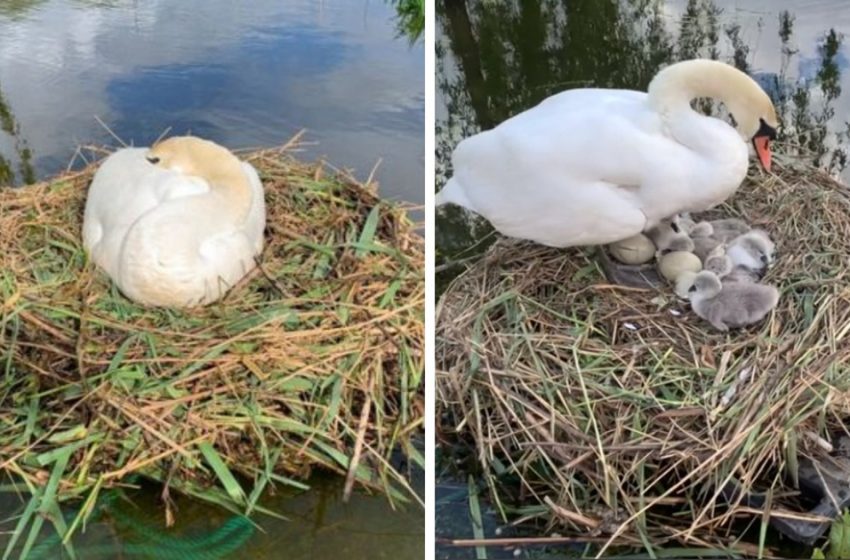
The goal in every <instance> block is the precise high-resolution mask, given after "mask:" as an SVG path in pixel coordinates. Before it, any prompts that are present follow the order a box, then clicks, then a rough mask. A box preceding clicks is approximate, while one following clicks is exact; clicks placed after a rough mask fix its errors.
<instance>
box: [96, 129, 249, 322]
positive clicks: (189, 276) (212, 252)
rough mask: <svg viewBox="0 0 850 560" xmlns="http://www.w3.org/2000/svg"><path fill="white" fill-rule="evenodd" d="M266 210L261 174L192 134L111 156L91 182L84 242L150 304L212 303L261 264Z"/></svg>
mask: <svg viewBox="0 0 850 560" xmlns="http://www.w3.org/2000/svg"><path fill="white" fill-rule="evenodd" d="M265 221H266V213H265V202H264V196H263V186H262V183H261V182H260V178H259V176H258V175H257V172H256V170H255V169H254V168H253V166H251V165H250V164H248V163H245V162H242V161H240V160H239V159H238V158H237V157H236V156H235V155H233V154H232V153H231V152H230V151H229V150H227V149H226V148H224V147H222V146H219V145H218V144H215V143H213V142H210V141H208V140H203V139H201V138H196V137H191V136H181V137H173V138H168V139H166V140H163V141H162V142H159V143H157V144H155V145H154V146H153V147H151V148H150V149H148V148H125V149H122V150H118V151H117V152H115V153H114V154H112V155H110V156H109V157H108V158H107V159H106V160H105V161H104V162H103V164H102V165H101V166H100V168H99V169H98V170H97V173H96V174H95V176H94V179H93V181H92V183H91V186H90V187H89V192H88V198H87V200H86V209H85V216H84V220H83V245H84V246H85V248H86V250H87V251H88V253H89V255H90V256H91V259H92V261H93V262H94V263H95V264H96V265H97V266H99V267H100V268H102V269H103V270H104V271H105V272H106V273H107V274H108V275H109V276H110V278H112V280H113V281H114V282H115V283H116V284H117V286H118V288H119V289H120V290H121V292H122V293H123V294H124V295H126V296H127V297H129V298H130V299H132V300H133V301H136V302H138V303H141V304H143V305H149V306H170V307H192V306H196V305H204V304H208V303H211V302H214V301H216V300H218V299H219V298H221V297H222V296H223V295H224V294H225V293H226V292H227V290H228V289H230V288H231V287H232V286H233V285H234V284H236V283H237V282H239V280H241V279H242V278H243V277H244V276H245V275H246V274H248V272H250V271H251V270H252V269H253V268H254V266H255V257H256V256H257V255H259V253H260V252H261V251H262V248H263V230H264V229H265Z"/></svg>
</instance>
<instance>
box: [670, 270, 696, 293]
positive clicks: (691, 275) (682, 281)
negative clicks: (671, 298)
mask: <svg viewBox="0 0 850 560" xmlns="http://www.w3.org/2000/svg"><path fill="white" fill-rule="evenodd" d="M696 277H697V273H696V272H693V271H691V270H686V271H684V272H682V273H680V274H679V277H678V278H676V285H675V286H674V287H673V291H674V292H675V293H676V295H677V296H679V297H680V298H682V299H688V296H689V295H690V290H691V286H693V285H694V280H696Z"/></svg>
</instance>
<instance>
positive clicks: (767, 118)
mask: <svg viewBox="0 0 850 560" xmlns="http://www.w3.org/2000/svg"><path fill="white" fill-rule="evenodd" d="M740 74H741V76H742V79H740V80H736V81H734V82H729V86H730V87H736V91H735V93H734V94H732V95H729V96H728V97H727V98H726V100H725V101H726V105H727V106H728V108H729V112H730V113H732V116H733V117H735V122H737V123H738V131H739V132H740V133H741V136H743V137H744V138H745V139H746V140H748V141H750V142H752V144H753V148H755V150H756V155H757V156H758V160H759V163H760V164H761V166H762V167H763V168H764V170H765V171H770V143H771V142H772V141H773V140H775V139H776V130H777V129H778V128H779V119H778V118H777V117H776V108H775V107H774V106H773V102H772V101H771V100H770V97H769V96H768V95H767V93H765V91H764V90H763V89H761V87H760V86H759V85H758V84H757V83H756V81H755V80H753V79H752V78H750V77H749V76H747V75H746V74H744V73H743V72H741V73H740ZM736 82H737V84H736V85H735V86H733V84H735V83H736Z"/></svg>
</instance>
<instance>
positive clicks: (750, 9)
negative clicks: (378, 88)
mask: <svg viewBox="0 0 850 560" xmlns="http://www.w3.org/2000/svg"><path fill="white" fill-rule="evenodd" d="M785 10H787V11H788V12H789V14H790V16H791V18H792V26H791V30H790V36H789V37H788V40H787V42H785V43H783V41H782V39H781V37H780V32H779V31H780V17H779V16H780V13H781V12H782V11H785ZM712 19H713V20H714V21H715V22H716V23H714V24H712ZM831 28H832V29H834V30H835V31H836V35H835V37H834V38H833V40H832V41H831V42H829V43H826V36H827V34H828V32H829V30H830V29H831ZM842 33H844V34H846V33H850V11H848V10H847V9H846V7H845V3H844V2H842V0H777V1H774V0H756V1H749V2H735V1H734V0H716V1H711V0H668V1H664V0H659V1H657V2H656V1H654V0H620V1H616V0H598V1H597V0H570V1H563V2H558V1H554V0H552V1H544V2H539V3H534V2H527V3H523V2H516V1H514V2H502V3H495V2H481V1H475V2H469V3H468V4H464V3H462V2H454V1H450V0H440V1H438V2H437V42H438V46H437V70H438V73H437V84H438V92H437V188H440V187H441V186H442V184H443V182H444V180H445V176H446V174H447V172H448V165H449V158H450V154H451V151H452V150H453V149H454V146H455V145H456V144H457V142H458V141H460V140H461V139H462V138H464V137H466V136H469V135H471V134H474V133H476V132H478V131H480V130H485V129H488V128H492V127H493V126H495V125H496V124H498V123H499V122H501V121H503V120H505V119H506V118H508V117H510V116H512V115H514V114H516V113H519V112H521V111H523V110H525V109H528V108H530V107H532V106H534V105H536V104H537V103H539V102H540V101H541V100H542V99H544V98H545V97H547V96H549V95H552V94H554V93H556V92H559V91H562V90H564V89H569V88H573V87H587V86H597V87H598V86H602V87H615V88H628V89H641V90H645V88H646V86H647V84H648V83H649V80H650V79H651V78H652V76H654V74H655V72H656V71H657V69H658V68H659V67H660V65H663V64H666V63H668V62H671V61H675V60H679V59H682V58H692V57H694V56H703V57H707V56H715V57H719V58H721V59H723V60H728V61H730V62H732V61H734V62H735V63H736V64H737V65H739V66H742V67H745V69H746V70H747V71H749V72H750V73H752V74H753V75H754V76H755V77H756V78H757V79H758V80H759V81H760V82H761V83H763V84H764V85H765V87H766V88H767V89H768V90H769V91H771V92H772V93H773V95H774V97H775V98H776V100H777V104H778V105H780V108H781V107H785V110H784V111H783V113H784V119H783V120H784V123H785V126H784V129H783V137H781V138H780V142H779V143H778V146H777V147H778V148H779V149H780V150H782V149H783V148H784V149H785V151H788V152H793V153H798V152H800V156H801V157H803V158H804V159H807V160H809V161H811V162H815V163H817V164H819V165H821V166H823V167H830V166H831V168H832V170H833V171H835V172H836V173H839V172H841V170H842V168H845V167H846V161H843V160H842V158H846V153H845V149H846V148H845V147H846V145H847V134H846V131H847V126H848V125H847V121H850V95H848V94H847V93H842V92H847V91H848V89H850V74H848V73H847V72H846V70H847V66H848V62H849V61H850V54H848V50H847V46H846V43H845V42H844V41H843V36H842V35H841V34H842ZM824 55H826V56H824ZM798 91H801V92H803V93H802V94H801V95H795V94H796V93H797V92H798ZM795 146H802V147H803V149H797V148H796V147H795ZM843 174H844V177H845V178H848V177H850V175H848V172H847V170H846V169H845V170H844V173H843ZM492 239H493V235H492V231H491V229H490V228H489V226H487V224H486V223H483V222H482V221H480V220H474V219H470V218H469V216H468V215H467V214H465V213H463V212H462V211H460V210H458V209H456V208H447V209H445V210H443V211H441V212H440V213H439V214H438V216H437V231H436V243H437V265H438V270H439V271H441V275H440V277H439V278H438V289H442V288H444V287H445V283H446V282H447V281H448V280H449V279H450V278H451V277H452V276H453V275H455V274H456V273H457V272H458V271H459V270H460V267H459V266H452V263H456V262H460V263H462V262H464V261H465V260H469V259H474V258H476V255H477V254H478V253H480V252H481V250H483V248H484V247H486V245H487V244H488V243H489V242H491V241H492Z"/></svg>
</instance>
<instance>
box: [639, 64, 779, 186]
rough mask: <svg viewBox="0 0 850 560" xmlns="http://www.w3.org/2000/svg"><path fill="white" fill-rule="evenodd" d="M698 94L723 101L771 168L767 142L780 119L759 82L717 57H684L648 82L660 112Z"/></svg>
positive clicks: (767, 166) (773, 136) (747, 138)
mask: <svg viewBox="0 0 850 560" xmlns="http://www.w3.org/2000/svg"><path fill="white" fill-rule="evenodd" d="M698 97H711V98H714V99H718V100H720V101H722V102H723V103H724V104H725V105H726V108H727V109H729V112H730V113H732V116H733V117H735V122H736V123H737V125H738V132H739V133H740V134H741V136H742V137H743V138H744V140H745V141H747V142H752V144H753V147H754V148H755V150H756V154H757V155H758V159H759V163H761V165H762V167H764V169H765V170H767V171H770V142H771V141H772V140H774V139H775V138H776V130H777V128H779V119H778V118H777V117H776V108H774V106H773V102H772V101H771V100H770V97H769V96H768V95H767V93H765V91H764V90H763V89H762V88H761V86H759V85H758V83H757V82H756V81H755V80H754V79H752V78H751V77H749V76H748V75H747V74H745V73H744V72H741V71H740V70H738V69H737V68H735V67H734V66H731V65H729V64H726V63H724V62H719V61H717V60H704V59H696V60H685V61H682V62H677V63H676V64H671V65H670V66H668V67H667V68H665V69H663V70H661V71H660V72H659V73H658V74H657V75H656V76H655V78H653V80H652V82H651V83H650V84H649V99H650V103H651V104H652V105H653V106H655V107H656V109H659V110H661V111H663V110H664V109H665V108H667V107H670V106H671V105H689V104H690V102H691V100H693V99H695V98H698Z"/></svg>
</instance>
